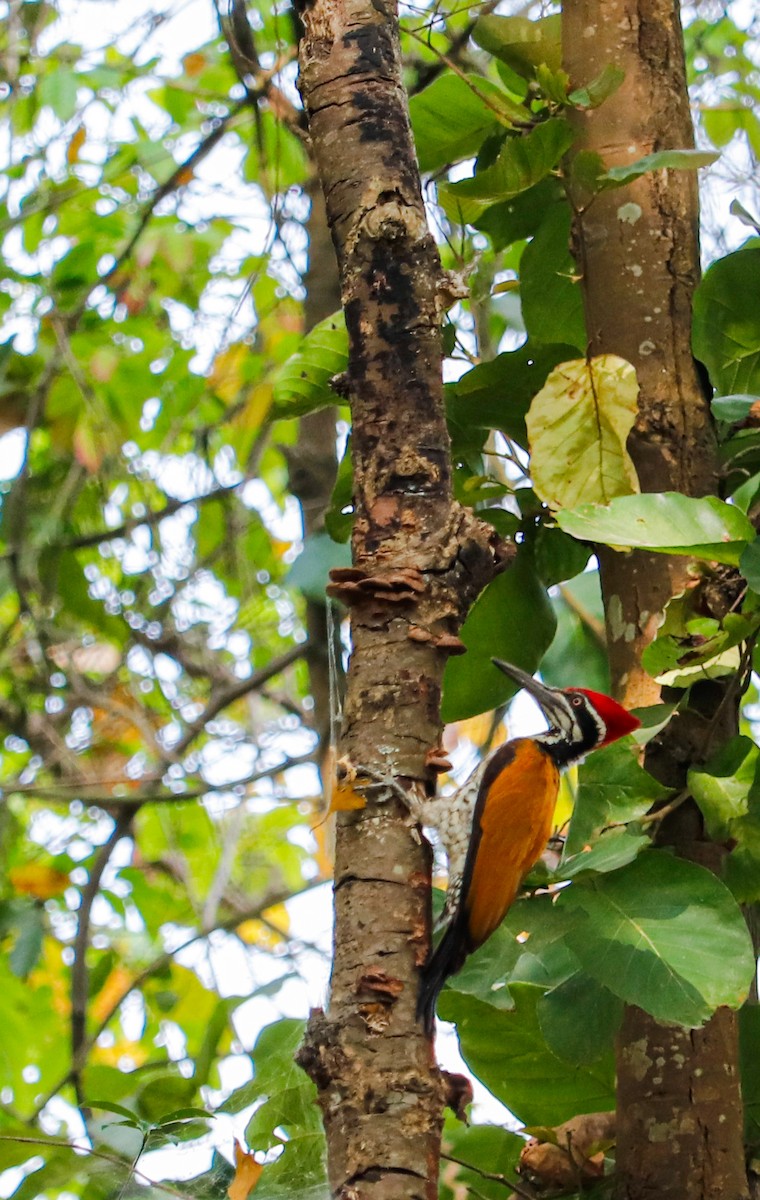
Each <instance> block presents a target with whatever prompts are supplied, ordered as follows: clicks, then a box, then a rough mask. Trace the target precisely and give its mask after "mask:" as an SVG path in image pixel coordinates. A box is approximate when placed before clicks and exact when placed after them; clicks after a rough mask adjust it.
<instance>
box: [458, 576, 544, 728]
mask: <svg viewBox="0 0 760 1200" xmlns="http://www.w3.org/2000/svg"><path fill="white" fill-rule="evenodd" d="M555 627H556V618H555V616H554V610H553V609H552V606H551V604H550V602H549V598H548V596H547V594H546V591H545V589H544V588H543V587H542V586H541V584H540V582H539V580H538V576H537V575H536V573H535V571H534V570H533V567H532V566H531V564H530V562H529V561H528V558H527V556H526V555H524V554H518V556H517V559H516V561H515V563H514V565H513V566H512V567H509V568H508V570H506V571H504V572H503V573H502V574H501V575H498V576H497V577H496V579H494V580H493V582H492V583H489V585H488V587H487V588H486V589H485V591H483V592H481V594H480V596H478V599H477V600H476V601H475V604H474V605H473V606H472V608H471V610H470V613H469V616H468V617H467V620H466V621H465V623H464V625H463V626H462V631H461V635H460V636H461V638H462V641H463V642H464V644H465V646H466V647H467V653H466V654H463V655H461V656H457V657H456V658H450V659H449V661H448V662H447V664H446V670H445V672H444V677H443V702H442V706H441V715H442V718H443V720H444V721H461V720H462V719H463V718H464V717H472V716H475V715H476V714H477V713H481V712H487V711H488V710H489V709H491V708H496V707H497V706H498V705H500V704H505V703H506V702H507V700H509V699H510V697H511V696H513V695H514V694H515V691H516V690H517V688H516V686H515V684H513V683H512V682H511V680H509V679H507V677H506V676H505V675H504V674H503V672H501V671H499V670H498V668H497V667H495V666H494V665H493V663H492V662H491V659H492V658H493V657H496V658H504V659H507V661H508V662H512V663H514V664H515V665H516V666H518V667H522V668H523V670H525V671H535V670H536V668H537V667H538V665H539V663H540V661H541V656H542V654H543V653H544V651H545V650H546V649H547V648H548V646H549V645H550V643H551V640H552V638H553V637H554V630H555Z"/></svg>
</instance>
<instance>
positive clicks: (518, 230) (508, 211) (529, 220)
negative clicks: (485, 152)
mask: <svg viewBox="0 0 760 1200" xmlns="http://www.w3.org/2000/svg"><path fill="white" fill-rule="evenodd" d="M561 194H562V193H561V188H560V183H559V180H558V179H556V178H555V177H554V176H553V175H549V176H547V177H546V179H542V180H541V182H540V183H536V184H534V185H533V187H531V188H528V190H527V192H520V195H519V196H512V197H511V199H509V200H502V201H499V202H498V203H497V204H491V205H489V207H488V208H487V209H486V210H485V212H483V213H482V214H481V215H480V216H475V217H474V218H473V220H472V224H473V225H474V227H475V228H476V229H479V230H481V232H483V233H487V234H488V236H489V238H490V239H491V244H492V246H493V248H494V250H496V251H498V250H504V249H505V248H506V247H507V246H512V245H513V244H514V243H515V242H519V241H522V240H523V239H524V238H529V237H533V236H534V235H535V233H536V231H537V230H538V228H539V226H540V224H541V222H542V221H543V219H544V217H545V215H546V213H547V212H548V210H549V209H550V208H552V207H553V206H554V205H555V204H556V203H557V202H558V201H559V200H560V199H561ZM447 215H449V214H447ZM451 219H453V220H454V221H457V220H458V217H457V215H456V214H454V215H453V217H452V218H451ZM568 357H572V355H569V356H568Z"/></svg>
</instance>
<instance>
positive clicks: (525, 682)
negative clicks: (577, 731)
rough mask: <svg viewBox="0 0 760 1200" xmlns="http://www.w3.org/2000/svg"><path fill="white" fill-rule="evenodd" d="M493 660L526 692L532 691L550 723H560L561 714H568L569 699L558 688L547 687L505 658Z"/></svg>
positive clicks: (554, 724) (495, 664)
mask: <svg viewBox="0 0 760 1200" xmlns="http://www.w3.org/2000/svg"><path fill="white" fill-rule="evenodd" d="M491 662H492V663H493V665H494V666H495V667H498V668H499V670H500V671H503V672H504V674H505V675H508V676H509V678H510V679H512V680H513V681H514V682H515V683H517V684H519V685H520V687H521V688H525V690H526V692H530V694H531V696H532V697H533V699H534V700H535V701H536V703H537V704H539V705H540V706H541V708H542V710H543V712H544V713H545V714H546V718H547V720H548V721H549V724H550V725H553V726H557V725H560V720H559V714H560V713H564V714H565V715H566V709H567V701H566V700H565V697H564V695H563V694H562V692H561V691H559V690H558V689H557V688H550V687H547V686H546V684H544V683H539V681H538V680H537V679H534V678H533V676H532V675H529V674H528V673H527V671H522V670H521V669H520V668H519V667H514V666H513V665H512V663H508V662H505V661H504V659H503V658H492V659H491Z"/></svg>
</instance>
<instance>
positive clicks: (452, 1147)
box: [438, 1113, 525, 1200]
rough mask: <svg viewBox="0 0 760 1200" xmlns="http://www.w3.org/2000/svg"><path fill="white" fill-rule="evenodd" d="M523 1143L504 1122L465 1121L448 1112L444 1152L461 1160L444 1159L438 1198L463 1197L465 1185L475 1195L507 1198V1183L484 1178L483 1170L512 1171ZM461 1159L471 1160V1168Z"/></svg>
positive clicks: (494, 1172) (496, 1199)
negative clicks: (472, 1123)
mask: <svg viewBox="0 0 760 1200" xmlns="http://www.w3.org/2000/svg"><path fill="white" fill-rule="evenodd" d="M524 1145H525V1142H524V1140H523V1139H522V1138H521V1137H520V1135H519V1134H517V1133H512V1132H511V1131H510V1130H509V1129H504V1128H502V1126H501V1125H469V1126H468V1125H463V1124H462V1123H461V1121H457V1120H456V1119H455V1118H454V1117H453V1115H452V1114H450V1113H449V1114H447V1117H446V1122H445V1125H444V1130H443V1145H442V1149H443V1153H444V1154H445V1155H448V1156H450V1157H451V1158H456V1159H458V1160H459V1161H458V1162H456V1163H454V1162H450V1161H447V1160H446V1159H445V1158H444V1159H443V1160H442V1162H441V1178H440V1183H439V1190H438V1200H461V1198H462V1189H467V1191H468V1192H469V1191H470V1189H472V1194H473V1195H474V1194H476V1193H477V1195H478V1196H484V1197H485V1198H486V1200H505V1191H504V1184H503V1183H502V1182H501V1181H500V1180H494V1179H487V1178H484V1177H483V1171H486V1172H488V1174H490V1175H502V1176H503V1175H507V1174H511V1173H513V1172H514V1170H515V1167H516V1166H517V1163H518V1160H519V1158H520V1151H521V1150H522V1149H523V1147H524ZM462 1163H471V1164H472V1169H468V1167H467V1166H462Z"/></svg>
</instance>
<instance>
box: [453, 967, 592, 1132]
mask: <svg viewBox="0 0 760 1200" xmlns="http://www.w3.org/2000/svg"><path fill="white" fill-rule="evenodd" d="M512 991H513V995H514V997H515V1008H514V1009H513V1010H512V1011H510V1012H504V1011H499V1010H498V1009H495V1008H492V1007H491V1006H490V1005H489V1004H484V1003H483V1002H482V1001H480V1000H476V999H474V997H471V996H463V995H460V994H459V993H457V992H453V991H447V992H445V993H444V994H443V995H442V996H441V1001H440V1011H441V1015H442V1017H443V1018H444V1020H447V1021H455V1022H456V1025H457V1034H458V1035H459V1047H460V1050H461V1052H462V1057H463V1058H464V1060H465V1062H466V1063H467V1066H468V1067H469V1068H470V1070H471V1071H473V1073H474V1074H475V1075H477V1077H478V1079H480V1080H481V1081H482V1082H483V1083H484V1084H485V1085H486V1087H487V1088H488V1089H489V1091H490V1092H492V1093H493V1095H494V1096H496V1098H497V1099H498V1100H501V1102H502V1104H506V1106H507V1108H508V1109H509V1110H510V1111H511V1112H513V1113H514V1114H515V1116H516V1117H517V1118H518V1119H519V1120H520V1121H522V1122H523V1124H525V1125H557V1124H559V1123H560V1122H562V1121H566V1120H568V1119H569V1118H570V1117H572V1116H576V1115H578V1114H579V1113H585V1112H601V1111H602V1110H604V1109H606V1108H611V1107H614V1103H615V1084H614V1062H613V1058H612V1055H611V1054H607V1055H605V1056H604V1058H603V1059H602V1060H601V1061H600V1062H599V1063H596V1064H593V1065H589V1064H588V1063H584V1064H582V1065H576V1064H574V1063H573V1064H571V1063H568V1062H566V1061H565V1060H564V1059H562V1058H560V1057H559V1056H558V1055H557V1054H555V1053H554V1052H553V1051H552V1050H551V1049H550V1047H549V1046H548V1045H547V1043H546V1039H545V1037H544V1035H543V1033H542V1031H541V1026H540V1023H539V1019H538V1003H539V1001H540V999H541V996H542V994H543V989H541V988H538V987H535V986H533V985H531V984H515V985H513V988H512Z"/></svg>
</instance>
